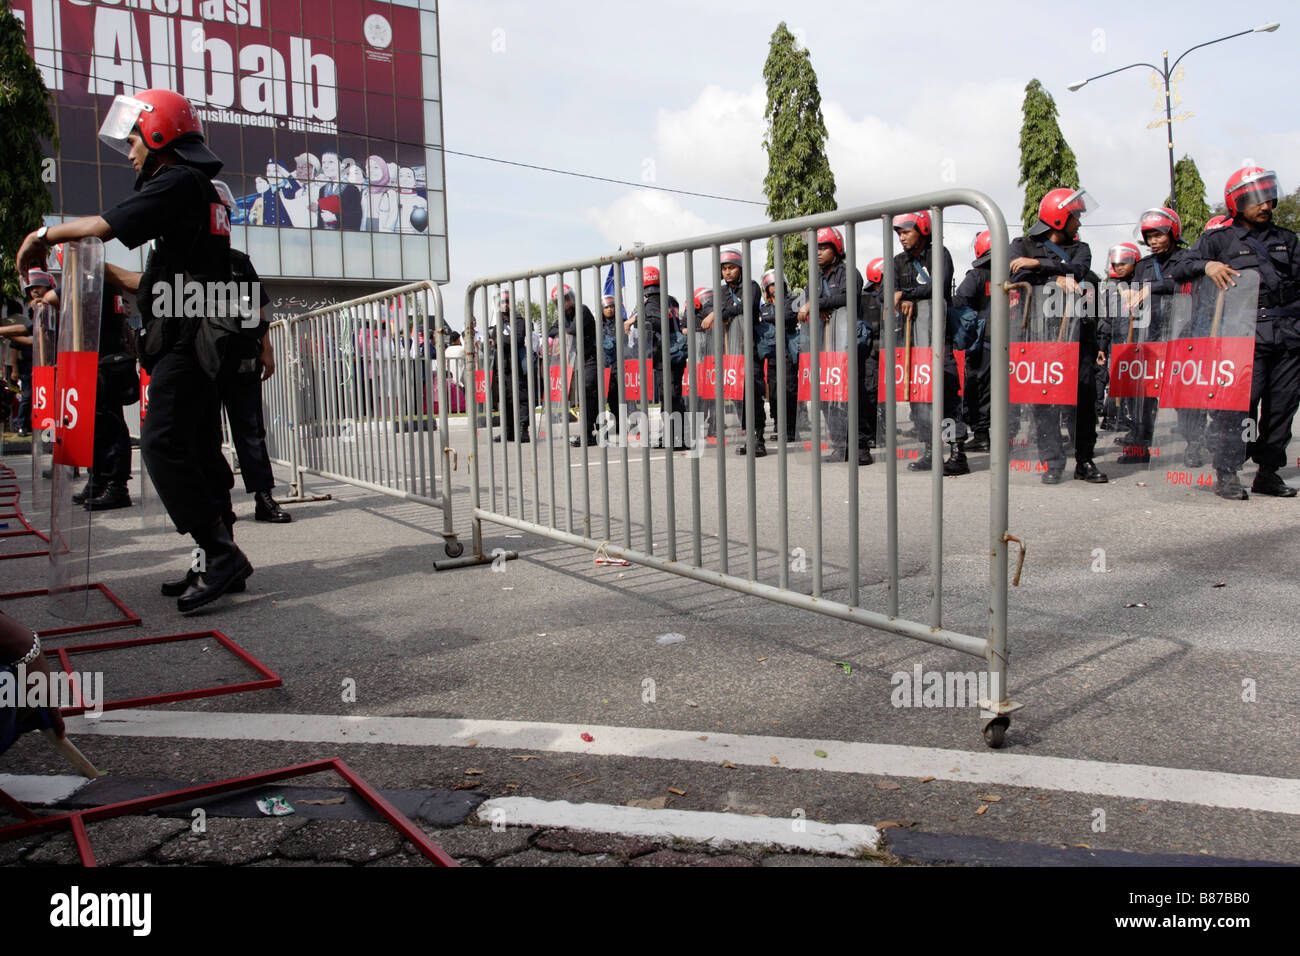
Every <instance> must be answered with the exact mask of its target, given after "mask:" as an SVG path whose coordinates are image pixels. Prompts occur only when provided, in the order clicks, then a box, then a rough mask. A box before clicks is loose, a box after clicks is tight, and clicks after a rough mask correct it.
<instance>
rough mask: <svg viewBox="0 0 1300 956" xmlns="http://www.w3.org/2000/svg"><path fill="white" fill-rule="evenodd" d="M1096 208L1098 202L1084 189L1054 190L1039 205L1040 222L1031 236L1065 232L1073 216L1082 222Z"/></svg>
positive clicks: (1035, 225)
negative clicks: (1054, 231) (1053, 231)
mask: <svg viewBox="0 0 1300 956" xmlns="http://www.w3.org/2000/svg"><path fill="white" fill-rule="evenodd" d="M1096 208H1097V203H1096V201H1095V200H1094V199H1093V198H1092V197H1091V196H1089V195H1088V193H1087V192H1085V191H1084V190H1082V189H1070V188H1068V187H1064V188H1061V189H1053V190H1052V191H1051V192H1049V193H1048V194H1047V195H1046V196H1044V197H1043V201H1042V202H1040V203H1039V204H1038V222H1036V223H1034V225H1033V226H1032V227H1031V228H1030V230H1029V235H1031V236H1041V235H1043V234H1044V233H1047V232H1051V231H1052V230H1053V229H1055V230H1056V231H1057V232H1065V227H1066V225H1067V224H1068V223H1069V221H1070V217H1071V216H1074V217H1075V218H1077V219H1080V220H1082V219H1083V217H1084V215H1085V214H1087V213H1089V212H1092V211H1093V210H1094V209H1096Z"/></svg>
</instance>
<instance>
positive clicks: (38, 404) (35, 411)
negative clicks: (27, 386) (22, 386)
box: [32, 365, 54, 440]
mask: <svg viewBox="0 0 1300 956" xmlns="http://www.w3.org/2000/svg"><path fill="white" fill-rule="evenodd" d="M53 427H54V366H53V365H34V366H32V431H36V432H39V431H44V430H45V429H46V428H53ZM42 440H47V439H42Z"/></svg>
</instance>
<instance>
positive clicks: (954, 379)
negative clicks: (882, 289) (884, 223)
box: [894, 212, 970, 477]
mask: <svg viewBox="0 0 1300 956" xmlns="http://www.w3.org/2000/svg"><path fill="white" fill-rule="evenodd" d="M894 233H895V234H896V235H897V236H898V242H899V244H900V245H901V246H902V247H903V251H902V252H900V253H899V254H898V255H896V256H894V307H895V308H896V309H898V314H899V319H900V320H901V321H903V322H911V323H916V322H917V321H918V320H917V316H916V305H917V303H919V302H926V301H929V299H930V297H931V294H932V291H931V290H932V289H933V286H934V283H936V282H937V283H939V287H940V288H941V289H943V298H944V302H945V304H946V305H947V306H948V308H949V311H951V306H952V284H953V266H952V256H950V255H949V254H948V250H947V249H944V250H943V275H940V276H932V275H931V274H930V265H931V263H930V258H931V256H930V214H929V213H928V212H912V213H905V214H903V215H901V216H895V217H894ZM931 322H932V323H933V318H932V319H931ZM954 325H955V323H954V322H951V321H948V322H945V323H944V342H943V416H944V418H946V419H948V420H949V421H951V422H952V423H953V424H954V426H955V428H956V434H955V436H954V439H953V441H951V442H949V443H948V444H949V446H950V450H949V453H948V460H947V461H945V462H944V463H943V473H944V474H945V475H947V476H950V477H951V476H956V475H969V474H970V464H969V463H967V461H966V422H965V421H964V420H963V418H962V414H961V395H959V394H958V392H959V391H960V390H961V382H960V380H959V378H958V376H957V357H956V356H955V355H953V346H952V343H953V333H954V331H955V330H954V329H953V326H954ZM932 329H933V325H932V326H931V330H926V331H928V332H929V331H932ZM938 347H939V345H938V343H936V342H935V341H934V336H933V334H931V335H930V356H931V359H930V365H931V368H932V369H933V367H934V364H935V363H934V355H935V352H936V350H937V349H938ZM931 374H933V372H932V373H931ZM912 415H913V419H914V420H915V422H916V437H917V438H918V439H919V440H920V442H921V446H922V447H921V457H920V458H918V459H917V460H916V461H914V462H911V463H910V464H908V466H907V467H908V470H910V471H929V470H930V469H931V468H933V467H934V459H933V458H932V451H931V445H930V437H931V427H932V424H931V421H930V416H931V406H930V403H928V402H913V403H912Z"/></svg>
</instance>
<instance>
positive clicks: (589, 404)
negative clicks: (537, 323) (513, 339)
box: [546, 285, 601, 448]
mask: <svg viewBox="0 0 1300 956" xmlns="http://www.w3.org/2000/svg"><path fill="white" fill-rule="evenodd" d="M558 298H559V289H552V290H551V301H552V302H556V300H557V299H558ZM556 304H557V306H558V305H559V303H558V302H557V303H556ZM563 310H564V334H565V336H566V337H567V339H568V345H569V346H570V348H571V349H572V354H574V355H576V356H577V358H576V359H574V364H575V365H580V366H581V368H575V369H573V370H572V374H573V375H575V376H576V375H581V376H582V401H583V405H582V407H581V411H582V416H583V417H582V420H581V423H580V425H579V427H580V428H581V429H582V431H581V433H580V434H578V435H574V436H573V437H572V438H570V439H569V444H570V445H572V446H573V447H574V448H581V447H582V446H583V445H594V444H596V438H597V427H596V416H597V414H598V411H599V390H598V388H597V384H596V349H598V348H601V342H600V338H599V337H598V335H597V333H596V317H595V316H593V315H592V314H591V309H589V308H587V307H586V306H585V305H584V306H583V307H582V350H581V352H579V349H578V316H577V306H576V305H575V303H574V299H573V289H572V288H570V287H569V286H567V285H566V286H565V287H564V304H563ZM546 334H547V335H549V336H550V337H551V338H559V336H560V323H559V321H558V320H557V321H556V323H555V324H554V325H552V326H551V327H550V329H549V330H548V331H547V333H546ZM566 394H567V391H566ZM565 401H566V403H567V398H566V400H565Z"/></svg>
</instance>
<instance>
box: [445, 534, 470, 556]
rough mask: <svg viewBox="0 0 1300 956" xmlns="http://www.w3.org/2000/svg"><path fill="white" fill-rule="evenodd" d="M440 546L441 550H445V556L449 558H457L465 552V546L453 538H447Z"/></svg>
mask: <svg viewBox="0 0 1300 956" xmlns="http://www.w3.org/2000/svg"><path fill="white" fill-rule="evenodd" d="M442 547H443V550H444V551H446V552H447V557H449V558H459V557H460V556H461V555H462V554H464V553H465V546H464V545H463V544H461V543H460V542H459V541H457V540H456V539H455V538H448V539H447V542H446V544H444V545H443V546H442Z"/></svg>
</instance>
